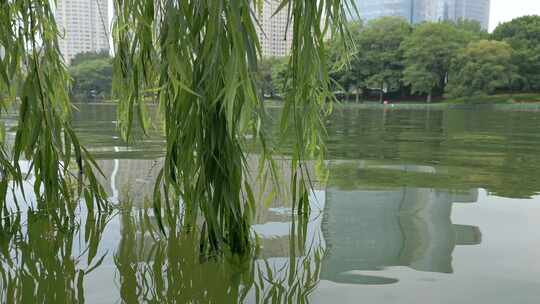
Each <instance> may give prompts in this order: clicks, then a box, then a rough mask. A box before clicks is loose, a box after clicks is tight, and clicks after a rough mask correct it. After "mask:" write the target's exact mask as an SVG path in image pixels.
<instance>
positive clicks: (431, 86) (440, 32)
mask: <svg viewBox="0 0 540 304" xmlns="http://www.w3.org/2000/svg"><path fill="white" fill-rule="evenodd" d="M465 43H466V41H465V39H464V37H463V36H462V35H460V31H458V30H457V29H456V28H455V27H454V26H453V25H451V24H448V23H423V24H421V25H419V26H418V27H417V28H416V29H415V30H414V32H413V34H412V35H411V36H410V37H409V38H407V39H406V40H405V41H404V42H403V44H402V49H403V52H404V57H405V64H406V66H407V67H406V69H405V71H404V77H403V81H404V82H405V84H407V85H410V86H411V89H412V92H413V93H420V94H428V102H429V101H431V100H430V99H431V95H432V94H433V92H434V90H435V89H437V88H438V89H440V90H441V91H444V88H445V86H446V83H445V78H446V75H447V73H448V70H449V69H450V63H451V61H452V59H453V58H454V56H455V54H456V53H457V50H458V49H459V48H461V47H462V46H463V45H464V44H465Z"/></svg>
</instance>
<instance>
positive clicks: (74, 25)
mask: <svg viewBox="0 0 540 304" xmlns="http://www.w3.org/2000/svg"><path fill="white" fill-rule="evenodd" d="M56 21H57V23H58V25H59V29H60V31H61V33H62V34H63V35H65V37H64V39H61V40H60V51H61V52H62V55H63V56H64V59H65V60H66V62H68V63H69V62H70V61H71V59H73V57H74V56H75V55H77V54H79V53H84V52H96V53H99V52H102V51H105V52H108V51H109V35H108V27H109V25H108V24H109V7H108V1H107V0H59V1H58V2H57V6H56Z"/></svg>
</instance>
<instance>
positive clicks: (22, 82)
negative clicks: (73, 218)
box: [0, 0, 107, 215]
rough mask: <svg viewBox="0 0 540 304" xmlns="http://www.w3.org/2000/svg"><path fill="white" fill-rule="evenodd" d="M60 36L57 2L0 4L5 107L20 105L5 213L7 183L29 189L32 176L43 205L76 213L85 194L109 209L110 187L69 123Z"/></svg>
mask: <svg viewBox="0 0 540 304" xmlns="http://www.w3.org/2000/svg"><path fill="white" fill-rule="evenodd" d="M58 37H59V32H58V28H57V26H56V23H55V19H54V14H53V11H52V0H10V1H2V2H1V4H0V49H1V50H2V55H3V56H2V58H1V60H0V76H1V79H0V82H1V83H2V86H3V87H5V88H8V93H9V96H8V98H4V99H2V105H3V107H4V106H5V105H6V103H7V102H8V100H11V102H15V104H18V105H19V113H18V114H19V122H18V127H17V133H16V136H15V142H14V143H13V148H12V150H11V151H9V152H10V153H2V154H0V159H1V164H0V165H1V166H2V167H1V169H2V174H3V176H2V183H1V184H0V186H1V187H0V190H2V191H1V192H0V207H2V212H3V213H7V212H8V209H7V206H6V191H7V185H8V183H10V182H11V183H13V184H15V185H16V187H18V188H19V190H20V191H22V192H23V193H24V188H23V183H24V181H25V179H26V177H27V176H29V175H30V174H33V178H32V179H33V188H34V193H35V196H36V200H37V205H38V207H39V208H45V207H46V208H47V209H55V210H57V211H60V212H61V213H64V212H68V213H72V211H73V207H74V206H75V203H76V202H77V201H78V197H80V196H81V195H82V194H83V193H84V198H85V200H86V203H87V205H88V207H89V208H90V209H92V208H93V207H94V206H97V207H98V209H103V208H107V204H106V201H105V197H106V194H105V191H104V189H103V188H102V187H101V186H100V185H99V184H98V182H97V179H96V177H95V176H94V172H93V170H94V169H95V168H97V166H96V165H95V163H94V162H93V160H92V158H91V156H90V155H89V153H88V152H87V151H86V150H85V149H84V147H82V146H81V145H80V143H79V141H78V139H77V136H76V135H75V133H74V132H73V129H72V127H71V125H70V115H71V103H70V100H69V94H68V92H69V85H70V78H69V75H68V73H67V70H66V67H65V65H64V63H63V61H62V56H61V54H60V52H59V48H58ZM8 155H9V156H8ZM72 156H73V160H72ZM21 160H28V161H29V162H30V168H31V169H30V172H22V170H21V167H20V163H19V161H21ZM1 214H2V213H1V212H0V215H1Z"/></svg>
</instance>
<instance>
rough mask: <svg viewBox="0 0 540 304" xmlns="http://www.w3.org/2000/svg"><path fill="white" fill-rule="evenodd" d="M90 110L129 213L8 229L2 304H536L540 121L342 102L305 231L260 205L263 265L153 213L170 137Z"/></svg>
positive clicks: (89, 129)
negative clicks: (170, 227) (221, 251)
mask: <svg viewBox="0 0 540 304" xmlns="http://www.w3.org/2000/svg"><path fill="white" fill-rule="evenodd" d="M79 108H80V111H79V112H78V113H76V115H75V122H74V126H75V127H76V129H77V130H78V133H79V134H80V136H81V140H82V142H83V143H84V144H86V145H87V146H88V147H89V148H90V150H91V151H93V152H94V154H95V155H96V158H97V159H98V162H99V164H100V165H101V167H102V169H103V171H104V173H105V175H106V177H107V178H106V179H103V180H102V182H103V183H104V185H105V186H106V188H107V191H108V193H109V195H110V197H111V201H113V202H114V203H117V204H119V208H118V209H117V210H115V211H114V212H112V213H111V214H101V215H97V214H87V212H85V211H84V210H83V209H82V208H81V209H80V210H79V216H78V217H77V219H72V220H69V221H66V222H61V223H53V221H52V220H51V219H50V218H49V217H48V216H47V215H44V214H41V213H39V212H34V213H32V212H31V213H29V214H27V213H26V212H23V213H21V215H20V217H14V219H13V221H15V223H16V224H12V225H11V226H10V227H19V228H17V229H15V228H13V229H11V230H10V229H8V228H2V227H0V228H1V229H0V231H1V233H0V264H1V265H2V270H0V298H1V299H2V302H14V303H17V302H21V301H22V302H47V303H72V302H83V301H85V302H88V303H122V302H125V303H140V302H153V303H175V302H176V303H234V302H245V303H264V301H265V300H267V299H270V300H271V301H270V303H299V302H309V303H361V302H366V303H490V304H491V303H538V302H539V301H540V291H539V287H540V260H539V259H538V257H540V195H539V193H540V173H539V169H540V112H537V111H518V110H515V109H512V108H510V109H504V110H500V109H495V108H489V107H478V108H469V109H435V108H418V109H405V108H400V107H397V108H392V107H386V108H382V107H377V108H369V107H367V108H366V107H358V106H344V107H338V108H337V109H336V111H335V113H334V114H333V116H332V117H331V118H329V120H328V160H327V164H328V168H329V177H328V180H326V181H318V182H317V183H316V184H315V189H314V190H313V191H312V193H311V201H312V202H311V204H312V209H313V212H312V214H311V216H310V218H309V219H308V221H307V222H306V223H302V222H299V219H296V218H295V217H292V216H291V214H290V213H289V212H290V206H288V204H287V203H286V202H283V201H281V200H278V199H275V200H272V201H270V202H266V203H262V202H261V206H260V207H259V209H258V210H257V214H256V224H255V225H254V227H253V228H254V231H256V232H257V233H258V235H259V237H260V245H261V246H260V249H259V250H258V252H254V253H253V258H251V259H247V260H234V259H225V260H212V259H209V260H207V259H201V257H200V256H199V255H198V254H197V251H198V245H199V244H198V243H197V240H196V239H195V238H194V237H192V236H190V235H188V234H185V233H182V232H180V231H178V232H172V233H171V235H170V236H169V238H167V239H166V238H163V237H162V236H161V235H160V234H159V233H156V225H155V220H154V219H153V217H152V216H151V214H149V213H147V212H146V211H145V208H144V207H145V197H147V196H148V195H149V194H150V193H151V191H152V189H153V181H154V179H155V175H156V172H157V170H158V169H159V167H160V165H161V157H162V156H163V139H162V138H161V137H160V135H159V132H154V133H152V136H151V137H150V138H146V139H142V140H140V141H138V142H137V143H136V144H134V145H132V146H130V147H127V146H126V145H125V143H124V142H123V141H122V140H121V139H120V137H119V134H118V132H117V131H116V123H115V120H116V116H115V109H114V106H111V105H80V106H79ZM269 111H270V114H271V116H272V117H277V116H278V114H279V109H278V108H271V109H269ZM8 125H13V122H11V123H10V121H8ZM270 127H272V126H270ZM8 140H9V137H8ZM17 221H18V222H17ZM6 227H7V226H6ZM59 227H60V229H59Z"/></svg>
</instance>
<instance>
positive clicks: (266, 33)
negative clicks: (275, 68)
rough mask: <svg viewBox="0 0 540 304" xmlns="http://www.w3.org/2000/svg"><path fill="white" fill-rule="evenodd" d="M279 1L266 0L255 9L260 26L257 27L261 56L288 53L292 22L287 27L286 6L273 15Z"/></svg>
mask: <svg viewBox="0 0 540 304" xmlns="http://www.w3.org/2000/svg"><path fill="white" fill-rule="evenodd" d="M279 4H280V1H278V0H266V1H264V4H263V7H262V9H260V10H258V9H257V8H256V10H258V11H257V18H258V21H259V23H260V27H258V28H257V32H258V35H259V40H260V42H261V48H262V55H263V57H283V56H287V55H289V53H290V51H291V46H292V34H293V31H292V24H290V25H289V26H288V27H287V19H288V18H287V17H288V16H287V14H288V12H287V8H285V9H282V10H281V11H280V12H279V13H278V14H276V15H275V16H272V15H274V13H275V12H276V10H277V9H278V7H279Z"/></svg>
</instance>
